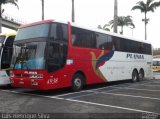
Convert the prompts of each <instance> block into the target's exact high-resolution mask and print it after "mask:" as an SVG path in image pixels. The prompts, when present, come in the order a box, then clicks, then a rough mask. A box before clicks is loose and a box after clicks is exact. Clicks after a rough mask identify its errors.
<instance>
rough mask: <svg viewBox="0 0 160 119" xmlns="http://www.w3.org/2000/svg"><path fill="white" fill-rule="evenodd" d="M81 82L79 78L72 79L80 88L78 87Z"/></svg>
mask: <svg viewBox="0 0 160 119" xmlns="http://www.w3.org/2000/svg"><path fill="white" fill-rule="evenodd" d="M81 84H82V82H81V79H79V78H76V79H75V80H74V85H75V86H76V87H77V88H80V87H81Z"/></svg>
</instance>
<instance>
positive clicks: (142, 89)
mask: <svg viewBox="0 0 160 119" xmlns="http://www.w3.org/2000/svg"><path fill="white" fill-rule="evenodd" d="M115 88H118V87H115ZM119 89H133V90H143V91H151V92H160V90H148V89H145V88H143V89H137V88H129V87H124V88H119Z"/></svg>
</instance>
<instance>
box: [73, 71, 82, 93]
mask: <svg viewBox="0 0 160 119" xmlns="http://www.w3.org/2000/svg"><path fill="white" fill-rule="evenodd" d="M83 86H84V76H83V75H81V74H78V73H77V74H75V75H74V76H73V78H72V90H73V91H80V90H82V88H83Z"/></svg>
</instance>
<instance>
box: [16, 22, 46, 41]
mask: <svg viewBox="0 0 160 119" xmlns="http://www.w3.org/2000/svg"><path fill="white" fill-rule="evenodd" d="M48 33H49V24H39V25H35V26H30V27H26V28H21V29H19V30H18V33H17V35H16V38H15V41H19V40H24V39H33V38H46V37H48Z"/></svg>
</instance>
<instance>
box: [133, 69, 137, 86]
mask: <svg viewBox="0 0 160 119" xmlns="http://www.w3.org/2000/svg"><path fill="white" fill-rule="evenodd" d="M137 81H138V72H137V71H136V70H134V71H133V73H132V83H135V82H137Z"/></svg>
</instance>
